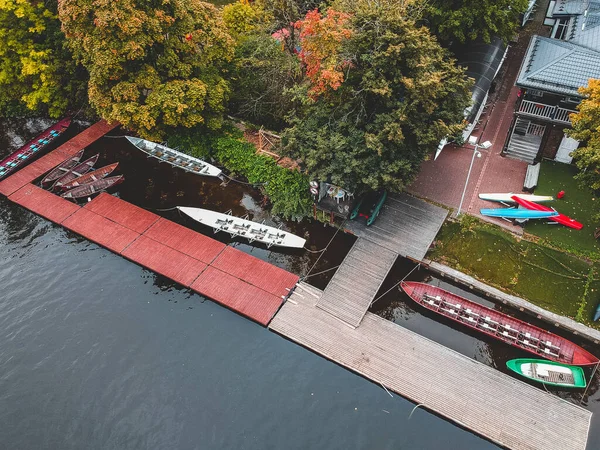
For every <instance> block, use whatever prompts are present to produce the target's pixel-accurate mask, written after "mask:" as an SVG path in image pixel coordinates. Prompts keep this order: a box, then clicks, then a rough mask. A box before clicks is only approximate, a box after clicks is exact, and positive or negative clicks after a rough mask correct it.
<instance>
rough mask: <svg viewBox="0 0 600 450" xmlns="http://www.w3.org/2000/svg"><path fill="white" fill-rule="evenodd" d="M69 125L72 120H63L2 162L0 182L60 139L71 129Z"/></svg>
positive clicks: (0, 164)
mask: <svg viewBox="0 0 600 450" xmlns="http://www.w3.org/2000/svg"><path fill="white" fill-rule="evenodd" d="M69 125H71V119H70V118H66V119H63V120H61V121H60V122H58V123H56V124H54V125H52V126H51V127H50V128H48V129H46V130H45V131H44V132H43V133H41V134H39V135H38V136H36V137H35V138H33V139H32V140H31V141H29V142H28V143H27V144H25V145H23V146H22V147H21V148H19V150H17V151H15V152H13V153H11V154H10V155H9V156H7V157H6V158H4V159H3V160H2V161H0V180H1V179H3V178H5V177H7V176H9V175H10V174H12V173H14V172H16V171H17V170H18V169H20V168H21V167H22V166H24V165H25V164H26V163H28V162H29V161H31V160H33V159H34V158H35V157H36V156H38V155H40V154H41V153H42V152H43V151H44V150H45V149H46V148H47V147H48V145H50V143H51V142H53V141H55V140H56V139H58V137H59V136H60V135H62V134H63V133H64V132H65V131H66V130H67V128H69Z"/></svg>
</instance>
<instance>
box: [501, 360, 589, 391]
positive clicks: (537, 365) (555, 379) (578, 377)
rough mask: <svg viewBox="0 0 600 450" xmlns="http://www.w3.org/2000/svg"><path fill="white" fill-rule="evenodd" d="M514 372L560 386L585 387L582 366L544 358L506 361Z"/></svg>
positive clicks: (507, 365)
mask: <svg viewBox="0 0 600 450" xmlns="http://www.w3.org/2000/svg"><path fill="white" fill-rule="evenodd" d="M506 367H508V368H509V369H510V370H512V371H513V372H516V373H518V374H519V375H522V376H524V377H525V378H529V379H530V380H533V381H539V382H540V383H544V384H549V385H551V386H558V387H575V388H584V387H585V385H586V381H585V373H584V372H583V369H582V368H581V367H576V366H569V365H567V364H561V363H558V362H555V361H545V360H543V359H532V358H519V359H511V360H510V361H507V362H506Z"/></svg>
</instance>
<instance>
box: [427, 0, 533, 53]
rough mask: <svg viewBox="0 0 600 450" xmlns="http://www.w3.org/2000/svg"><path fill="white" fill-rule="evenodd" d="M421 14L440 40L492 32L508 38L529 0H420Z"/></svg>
mask: <svg viewBox="0 0 600 450" xmlns="http://www.w3.org/2000/svg"><path fill="white" fill-rule="evenodd" d="M422 1H424V2H425V6H424V7H425V10H424V18H425V19H426V21H425V23H428V24H429V25H428V26H429V28H430V29H431V31H432V33H433V34H435V35H436V36H438V37H439V38H440V39H441V40H442V41H443V42H446V43H449V42H452V41H458V42H461V43H465V42H468V41H474V40H476V39H478V38H479V39H482V40H483V41H484V42H488V43H489V42H490V40H491V38H492V37H493V36H499V37H500V38H502V39H503V40H504V41H508V40H509V39H510V38H511V37H512V36H513V34H514V33H515V31H516V29H517V26H518V24H519V16H520V15H521V14H522V13H524V12H525V10H526V9H527V5H528V3H529V0H422Z"/></svg>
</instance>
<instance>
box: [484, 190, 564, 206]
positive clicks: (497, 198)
mask: <svg viewBox="0 0 600 450" xmlns="http://www.w3.org/2000/svg"><path fill="white" fill-rule="evenodd" d="M515 195H516V196H517V197H519V198H521V199H523V200H528V201H530V202H538V203H540V202H551V201H552V200H554V197H552V196H550V195H533V194H513V193H510V192H509V193H506V194H479V198H480V199H481V200H487V201H489V202H502V203H516V202H515V201H514V200H513V198H512V197H513V196H515Z"/></svg>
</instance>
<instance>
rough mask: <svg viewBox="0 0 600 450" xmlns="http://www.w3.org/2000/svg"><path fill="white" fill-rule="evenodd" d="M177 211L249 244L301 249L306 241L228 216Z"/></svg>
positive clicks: (205, 211)
mask: <svg viewBox="0 0 600 450" xmlns="http://www.w3.org/2000/svg"><path fill="white" fill-rule="evenodd" d="M177 209H179V211H181V212H182V213H184V214H185V215H187V216H189V217H191V218H192V219H194V220H195V221H197V222H200V223H202V224H204V225H208V226H209V227H212V228H213V229H214V230H215V232H217V231H224V232H226V233H229V234H230V235H232V236H239V237H243V238H246V239H249V240H250V242H254V241H257V242H261V243H263V244H265V245H267V246H268V247H271V246H276V247H290V248H302V247H304V244H305V243H306V239H303V238H301V237H300V236H296V235H295V234H292V233H288V232H287V231H283V230H280V229H278V228H274V227H270V226H268V225H264V224H260V223H257V222H252V221H251V220H246V219H241V218H239V217H235V216H231V215H229V214H223V213H219V212H215V211H211V210H209V209H202V208H190V207H186V206H178V207H177Z"/></svg>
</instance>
